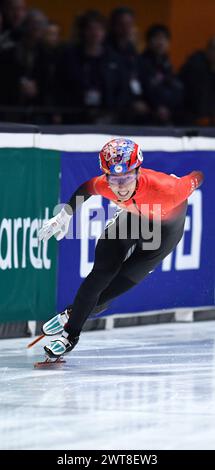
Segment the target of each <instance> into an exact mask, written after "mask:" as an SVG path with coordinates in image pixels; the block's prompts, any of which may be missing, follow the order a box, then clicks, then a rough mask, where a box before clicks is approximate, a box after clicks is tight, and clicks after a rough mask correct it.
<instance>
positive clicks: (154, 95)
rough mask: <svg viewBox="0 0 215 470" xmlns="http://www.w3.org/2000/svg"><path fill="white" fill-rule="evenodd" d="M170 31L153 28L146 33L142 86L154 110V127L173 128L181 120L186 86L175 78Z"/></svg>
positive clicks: (159, 27) (155, 26)
mask: <svg viewBox="0 0 215 470" xmlns="http://www.w3.org/2000/svg"><path fill="white" fill-rule="evenodd" d="M170 39H171V36H170V31H169V30H168V28H167V27H166V26H164V25H159V24H158V25H152V26H151V27H150V28H149V29H148V31H147V33H146V50H145V51H144V52H143V54H142V55H141V83H142V87H143V89H144V90H145V93H146V96H147V100H148V103H149V105H150V107H151V109H152V110H153V117H152V121H151V124H156V125H160V124H172V123H174V122H177V120H179V119H180V117H181V112H182V106H183V85H182V83H181V82H180V81H179V79H178V78H177V77H176V76H175V75H174V73H173V69H172V66H171V63H170V58H169V49H170Z"/></svg>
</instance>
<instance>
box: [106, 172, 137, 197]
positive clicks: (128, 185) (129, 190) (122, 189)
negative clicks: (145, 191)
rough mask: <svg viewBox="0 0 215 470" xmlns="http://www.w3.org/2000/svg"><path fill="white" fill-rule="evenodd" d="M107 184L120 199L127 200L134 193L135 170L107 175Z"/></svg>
mask: <svg viewBox="0 0 215 470" xmlns="http://www.w3.org/2000/svg"><path fill="white" fill-rule="evenodd" d="M107 178H108V185H109V187H110V189H111V190H112V191H113V193H114V194H116V196H117V197H118V199H119V200H120V201H127V200H128V199H130V197H131V196H132V194H133V193H134V191H135V189H136V185H137V172H136V170H132V171H129V172H128V173H125V174H123V175H108V177H107Z"/></svg>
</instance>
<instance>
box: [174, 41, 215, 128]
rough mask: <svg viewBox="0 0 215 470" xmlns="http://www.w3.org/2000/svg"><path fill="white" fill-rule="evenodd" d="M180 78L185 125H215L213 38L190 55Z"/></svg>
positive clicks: (214, 43)
mask: <svg viewBox="0 0 215 470" xmlns="http://www.w3.org/2000/svg"><path fill="white" fill-rule="evenodd" d="M180 77H181V79H182V81H183V83H184V88H185V112H186V118H185V123H186V124H194V125H215V37H213V38H212V39H210V41H209V42H208V44H207V47H206V49H205V50H202V51H197V52H195V53H194V54H192V55H191V56H190V57H189V59H188V60H187V61H186V62H185V64H184V65H183V67H182V69H181V71H180Z"/></svg>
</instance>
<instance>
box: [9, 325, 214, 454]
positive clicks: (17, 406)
mask: <svg viewBox="0 0 215 470" xmlns="http://www.w3.org/2000/svg"><path fill="white" fill-rule="evenodd" d="M214 339H215V322H200V323H190V324H162V325H154V326H142V327H132V328H120V329H115V330H111V331H100V332H99V331H97V332H87V333H83V334H82V336H81V340H80V342H79V344H78V346H77V347H76V349H75V350H74V351H73V352H71V353H70V355H69V356H67V357H66V359H67V362H66V364H63V365H61V366H59V367H58V368H53V369H48V370H47V369H42V370H41V369H39V370H38V369H33V363H34V362H35V361H38V360H41V359H43V349H42V346H43V345H44V344H45V340H43V341H41V342H40V343H38V344H37V345H36V346H35V347H34V348H32V349H31V350H27V349H26V345H27V344H28V343H29V341H30V340H31V339H30V340H29V339H16V340H2V341H0V356H1V361H0V362H1V363H0V382H1V385H0V448H1V449H68V450H72V449H77V450H79V449H102V450H105V449H215V346H214Z"/></svg>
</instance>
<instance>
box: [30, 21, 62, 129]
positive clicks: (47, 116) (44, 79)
mask: <svg viewBox="0 0 215 470" xmlns="http://www.w3.org/2000/svg"><path fill="white" fill-rule="evenodd" d="M59 52H60V27H59V25H58V24H56V23H54V22H49V23H48V24H47V26H46V27H45V29H44V35H43V38H42V41H41V44H40V46H39V48H38V51H37V57H36V61H35V76H34V78H35V80H36V83H37V87H38V104H39V106H41V107H46V108H50V109H49V110H47V112H46V110H45V111H44V119H43V122H44V123H45V122H46V123H58V118H56V119H55V112H53V111H51V107H52V108H53V106H54V105H55V91H56V90H55V85H56V83H55V77H56V69H57V63H58V56H59Z"/></svg>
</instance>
